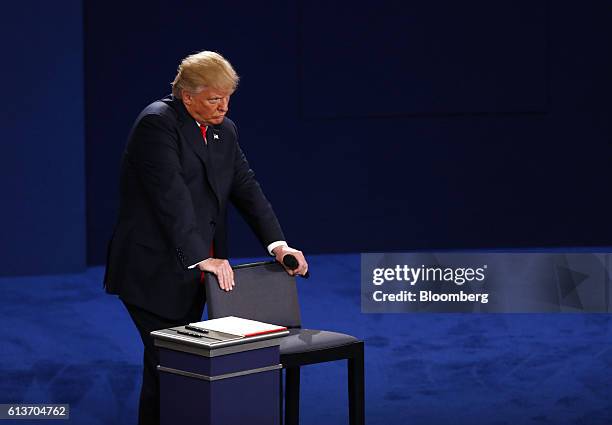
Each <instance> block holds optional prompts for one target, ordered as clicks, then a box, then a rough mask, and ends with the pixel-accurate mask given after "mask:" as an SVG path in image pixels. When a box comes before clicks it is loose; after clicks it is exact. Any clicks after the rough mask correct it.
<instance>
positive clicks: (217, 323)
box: [190, 316, 287, 338]
mask: <svg viewBox="0 0 612 425" xmlns="http://www.w3.org/2000/svg"><path fill="white" fill-rule="evenodd" d="M190 326H195V327H198V328H200V329H206V330H209V331H217V332H224V333H228V334H232V335H239V336H242V337H245V338H246V337H250V336H256V335H264V334H270V333H274V332H282V331H285V330H287V328H286V327H284V326H278V325H273V324H270V323H265V322H258V321H257V320H249V319H243V318H241V317H235V316H228V317H221V318H219V319H212V320H205V321H203V322H196V323H190Z"/></svg>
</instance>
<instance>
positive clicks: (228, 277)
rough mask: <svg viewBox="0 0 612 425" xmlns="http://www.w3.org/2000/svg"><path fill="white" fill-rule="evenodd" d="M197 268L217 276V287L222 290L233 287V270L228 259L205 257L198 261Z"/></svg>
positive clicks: (228, 289) (229, 289)
mask: <svg viewBox="0 0 612 425" xmlns="http://www.w3.org/2000/svg"><path fill="white" fill-rule="evenodd" d="M198 269H200V270H201V271H203V272H211V273H213V274H214V275H215V276H217V281H218V282H219V288H221V289H223V290H224V291H231V290H232V289H234V270H232V266H230V263H229V261H227V260H222V259H220V258H207V259H206V260H204V261H200V262H199V263H198Z"/></svg>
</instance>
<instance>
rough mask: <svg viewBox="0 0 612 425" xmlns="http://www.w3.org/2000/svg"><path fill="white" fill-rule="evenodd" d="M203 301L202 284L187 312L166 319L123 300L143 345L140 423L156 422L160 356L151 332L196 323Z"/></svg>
mask: <svg viewBox="0 0 612 425" xmlns="http://www.w3.org/2000/svg"><path fill="white" fill-rule="evenodd" d="M205 302H206V298H205V292H204V285H202V286H201V291H198V295H197V296H196V297H195V298H194V302H193V305H192V306H191V309H190V311H189V313H187V315H186V316H185V318H183V319H180V320H171V319H167V318H165V317H161V316H158V315H156V314H153V313H151V312H149V311H146V310H143V309H141V308H139V307H136V306H134V305H131V304H127V303H126V302H124V303H123V304H124V305H125V307H126V308H127V311H128V313H130V316H131V318H132V320H133V321H134V324H135V325H136V328H137V329H138V332H139V333H140V338H141V339H142V343H143V344H144V359H143V372H142V387H141V389H140V402H139V406H138V424H139V425H159V375H158V374H157V365H158V364H159V356H158V355H157V351H156V350H155V346H154V345H153V338H152V337H151V335H150V334H151V332H152V331H156V330H159V329H165V328H172V327H174V326H181V325H185V324H188V323H191V322H199V321H200V320H202V312H203V310H204V304H205Z"/></svg>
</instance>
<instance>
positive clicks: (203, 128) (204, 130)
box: [200, 125, 208, 145]
mask: <svg viewBox="0 0 612 425" xmlns="http://www.w3.org/2000/svg"><path fill="white" fill-rule="evenodd" d="M207 129H208V126H206V125H201V126H200V131H201V132H202V137H203V138H204V144H205V145H207V144H208V141H207V140H206V130H207Z"/></svg>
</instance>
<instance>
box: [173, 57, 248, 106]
mask: <svg viewBox="0 0 612 425" xmlns="http://www.w3.org/2000/svg"><path fill="white" fill-rule="evenodd" d="M239 79H240V78H239V77H238V74H236V71H234V68H232V65H231V64H230V63H229V62H228V61H227V59H225V58H224V57H223V56H221V55H220V54H219V53H217V52H210V51H208V50H204V51H202V52H199V53H194V54H193V55H189V56H187V57H186V58H185V59H183V60H182V61H181V64H180V65H179V67H178V71H177V73H176V77H174V81H173V82H172V94H173V95H174V97H176V98H179V99H182V92H183V90H186V91H189V92H193V93H199V92H200V91H202V90H203V89H204V87H213V88H215V89H218V90H228V91H234V90H236V87H237V86H238V80H239Z"/></svg>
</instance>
